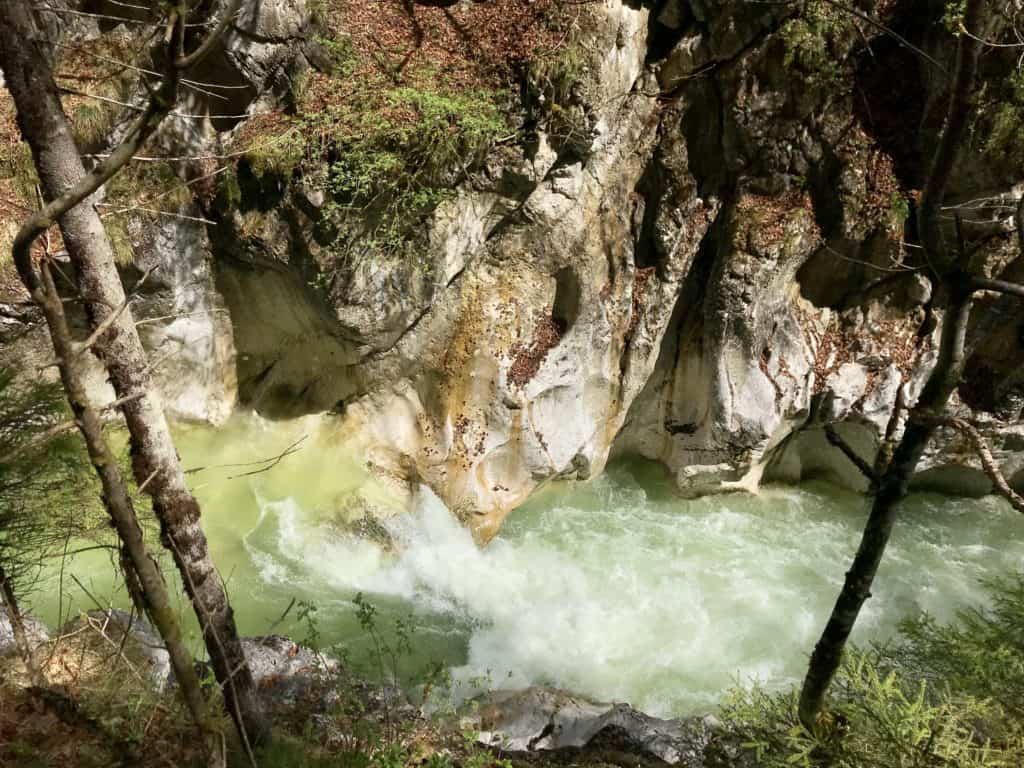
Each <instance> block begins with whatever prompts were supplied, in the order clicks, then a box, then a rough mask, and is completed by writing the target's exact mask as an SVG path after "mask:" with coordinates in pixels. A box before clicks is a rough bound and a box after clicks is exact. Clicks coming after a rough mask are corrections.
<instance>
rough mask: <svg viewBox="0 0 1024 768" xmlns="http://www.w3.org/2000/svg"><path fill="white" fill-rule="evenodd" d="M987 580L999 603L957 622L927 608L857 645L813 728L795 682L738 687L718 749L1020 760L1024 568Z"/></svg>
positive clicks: (880, 761) (775, 758)
mask: <svg viewBox="0 0 1024 768" xmlns="http://www.w3.org/2000/svg"><path fill="white" fill-rule="evenodd" d="M992 588H993V602H992V607H991V608H989V609H986V610H983V611H982V610H971V611H966V612H964V613H962V614H961V615H960V617H959V621H958V622H957V623H956V624H953V625H939V624H937V623H936V622H935V621H934V620H933V619H931V618H929V617H923V618H920V619H917V620H914V621H910V622H907V623H905V624H904V625H903V627H902V634H901V636H900V638H898V639H897V640H896V641H895V642H894V643H893V644H891V645H888V646H885V647H876V648H872V649H871V650H867V651H865V650H857V649H854V650H851V651H850V652H849V653H848V654H847V657H846V659H845V661H844V664H843V666H842V668H841V670H840V672H839V674H838V676H837V678H836V681H835V682H834V684H833V690H832V705H831V708H830V710H829V711H828V712H827V713H826V714H825V716H824V717H823V719H822V721H821V723H820V728H819V730H818V732H817V733H814V734H811V733H809V732H808V731H807V730H806V729H805V728H804V727H803V726H802V725H801V724H800V721H799V718H798V717H797V693H796V692H795V691H789V692H785V693H770V692H767V691H765V690H764V689H762V688H754V689H753V690H750V691H744V690H734V691H733V692H732V693H731V694H730V695H729V696H728V697H727V699H726V701H725V702H724V704H723V707H722V720H723V724H724V727H723V732H724V737H723V739H722V740H721V745H722V746H721V747H720V748H721V749H722V750H723V752H724V753H726V754H725V756H726V757H728V756H729V755H728V753H729V751H730V749H731V750H737V751H738V752H739V753H740V754H744V755H746V756H747V757H750V758H752V759H753V761H754V762H755V763H756V764H758V765H764V766H769V767H770V768H771V767H776V766H777V767H778V768H783V766H793V765H798V766H812V765H830V766H837V767H839V768H845V767H849V768H856V767H860V766H873V767H874V766H877V767H879V768H890V767H891V768H916V767H917V766H922V767H923V766H933V765H949V766H958V767H959V768H996V767H1002V766H1007V767H1008V766H1019V765H1021V764H1024V729H1022V728H1021V720H1020V715H1021V707H1022V704H1021V701H1022V700H1024V699H1022V697H1021V694H1022V693H1024V640H1022V639H1021V638H1022V637H1024V635H1022V633H1021V630H1022V629H1024V578H1022V577H1019V576H1018V577H1016V578H1014V579H1008V580H1004V581H1000V582H997V583H994V584H992Z"/></svg>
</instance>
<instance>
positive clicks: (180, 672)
mask: <svg viewBox="0 0 1024 768" xmlns="http://www.w3.org/2000/svg"><path fill="white" fill-rule="evenodd" d="M2 16H3V14H2V13H0V18H2ZM4 30H6V28H3V29H0V61H3V62H4V65H5V72H7V71H8V70H7V69H6V63H7V61H8V60H7V58H6V48H7V35H6V34H5V32H4ZM29 266H31V265H29ZM41 269H42V275H43V279H42V280H41V281H38V280H36V281H34V283H35V287H34V288H33V289H32V290H31V291H30V292H31V294H32V299H33V300H34V301H35V302H36V304H38V305H39V306H40V307H41V308H42V310H43V313H44V316H45V317H46V324H47V327H48V328H49V331H50V338H51V339H52V341H53V347H54V351H55V352H56V354H57V365H58V368H59V370H60V377H61V382H62V383H63V385H64V391H65V393H66V394H67V399H68V403H69V404H70V406H71V410H72V412H73V413H74V415H75V420H76V422H77V424H78V428H79V431H80V432H81V434H82V437H83V438H84V439H85V445H86V448H87V450H88V453H89V459H90V460H91V462H92V465H93V467H94V468H95V470H96V474H97V475H99V478H100V483H101V485H102V488H103V504H104V506H105V507H106V509H107V512H108V513H109V515H110V518H111V521H112V522H113V523H114V528H115V529H116V530H117V535H118V537H119V538H120V539H121V542H122V544H123V547H124V551H125V552H126V553H127V555H128V558H129V560H130V562H131V567H132V570H133V572H134V576H135V578H137V579H138V583H139V584H140V585H141V589H142V592H143V594H144V595H145V606H146V614H147V615H148V616H149V618H150V620H151V621H152V622H153V625H154V626H155V627H156V629H157V631H158V632H159V633H160V637H161V639H162V640H163V641H164V645H165V646H166V648H167V653H168V655H169V657H170V662H171V667H172V668H173V669H174V675H175V678H176V679H177V681H178V687H179V689H180V690H181V693H182V698H183V699H184V700H185V704H186V706H187V707H188V709H189V711H190V712H191V714H192V717H193V719H194V720H195V722H196V725H197V726H198V728H199V730H200V732H201V734H202V737H203V739H204V742H205V743H206V746H207V749H208V751H209V754H210V756H211V757H215V756H217V755H218V753H219V751H220V750H219V749H218V744H219V742H220V733H219V731H218V729H217V723H216V720H215V719H214V718H213V717H212V716H211V713H210V710H209V706H208V704H207V702H206V698H205V697H204V696H203V692H202V688H201V686H200V683H199V678H198V676H197V675H196V669H195V665H194V664H193V660H192V655H191V654H190V653H189V652H188V649H187V648H186V647H185V643H184V641H183V640H182V636H181V627H180V625H179V624H178V617H177V614H176V613H175V611H174V607H173V606H172V604H171V600H170V595H169V594H168V591H167V585H166V584H165V583H164V580H163V576H162V574H161V573H160V569H159V568H158V567H157V564H156V561H155V560H153V559H152V558H151V557H150V556H149V554H148V553H147V552H146V546H145V542H144V540H143V536H142V528H141V527H140V526H139V521H138V517H137V516H136V514H135V509H134V507H133V505H132V502H131V496H130V494H129V492H128V489H127V487H126V485H125V482H124V478H123V477H122V476H121V471H120V469H119V468H118V464H117V459H116V457H115V456H114V454H113V452H112V451H111V450H110V446H109V445H108V443H107V440H106V437H105V436H104V434H103V423H102V420H101V418H100V415H99V412H98V410H97V409H96V408H95V407H94V406H93V405H92V403H91V402H90V400H89V397H88V394H87V392H86V389H85V384H84V381H85V379H84V376H83V374H82V370H81V365H82V363H81V359H80V358H79V357H78V356H77V355H76V354H75V348H74V343H73V341H72V340H71V333H70V331H69V330H68V324H67V320H66V318H65V316H64V304H63V301H62V300H61V297H60V295H59V294H58V293H57V289H56V287H55V285H54V283H53V279H52V276H51V275H50V272H49V265H48V264H47V263H46V262H45V261H44V262H43V264H42V267H41Z"/></svg>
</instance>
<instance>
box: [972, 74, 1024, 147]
mask: <svg viewBox="0 0 1024 768" xmlns="http://www.w3.org/2000/svg"><path fill="white" fill-rule="evenodd" d="M980 90H981V93H980V95H979V103H980V105H981V108H980V109H979V111H978V118H977V120H976V123H977V124H976V126H975V128H974V134H975V136H977V137H979V138H980V142H981V145H982V146H981V148H982V149H983V151H985V152H986V153H988V154H991V155H992V156H993V159H995V160H997V161H1003V162H1005V163H1007V164H1010V165H1011V166H1012V167H1020V165H1021V164H1022V163H1024V70H1022V69H1020V68H1018V69H1015V70H1014V71H1013V72H1012V73H1011V74H1010V76H1009V77H1007V78H1005V79H1003V80H1001V81H994V82H986V83H985V84H984V86H983V87H982V88H981V89H980Z"/></svg>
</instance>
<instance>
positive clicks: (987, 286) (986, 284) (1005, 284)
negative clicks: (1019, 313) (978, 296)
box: [971, 277, 1024, 299]
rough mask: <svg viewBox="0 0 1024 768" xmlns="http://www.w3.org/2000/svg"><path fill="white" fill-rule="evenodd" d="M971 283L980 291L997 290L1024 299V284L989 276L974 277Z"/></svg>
mask: <svg viewBox="0 0 1024 768" xmlns="http://www.w3.org/2000/svg"><path fill="white" fill-rule="evenodd" d="M971 285H973V286H974V288H975V290H978V291H996V292H998V293H1005V294H1008V295H1010V296H1019V297H1020V298H1022V299H1024V285H1021V284H1019V283H1011V282H1009V281H1007V280H992V279H990V278H987V277H972V278H971Z"/></svg>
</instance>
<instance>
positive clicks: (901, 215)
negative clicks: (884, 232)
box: [889, 192, 910, 229]
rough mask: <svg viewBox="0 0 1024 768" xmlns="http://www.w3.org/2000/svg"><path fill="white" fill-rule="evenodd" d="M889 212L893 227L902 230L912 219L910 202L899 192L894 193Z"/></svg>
mask: <svg viewBox="0 0 1024 768" xmlns="http://www.w3.org/2000/svg"><path fill="white" fill-rule="evenodd" d="M889 211H890V218H891V221H892V224H893V227H894V228H896V229H902V228H903V225H904V223H906V221H907V219H909V218H910V201H909V200H907V198H906V197H905V196H903V195H902V194H900V193H899V192H893V193H892V203H891V205H890V208H889Z"/></svg>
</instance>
